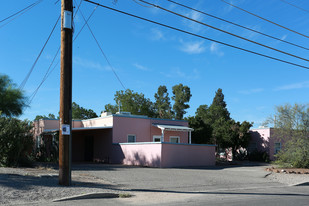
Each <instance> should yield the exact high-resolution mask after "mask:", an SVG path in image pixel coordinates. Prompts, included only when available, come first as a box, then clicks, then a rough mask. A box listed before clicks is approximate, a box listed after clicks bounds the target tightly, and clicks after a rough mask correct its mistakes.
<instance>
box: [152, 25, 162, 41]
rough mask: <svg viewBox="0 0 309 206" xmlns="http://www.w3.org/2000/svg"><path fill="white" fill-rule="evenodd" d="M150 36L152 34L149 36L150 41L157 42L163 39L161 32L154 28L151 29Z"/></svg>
mask: <svg viewBox="0 0 309 206" xmlns="http://www.w3.org/2000/svg"><path fill="white" fill-rule="evenodd" d="M151 34H152V36H151V39H152V40H155V41H158V40H164V39H165V37H164V34H163V32H162V31H161V30H159V29H156V28H153V29H151Z"/></svg>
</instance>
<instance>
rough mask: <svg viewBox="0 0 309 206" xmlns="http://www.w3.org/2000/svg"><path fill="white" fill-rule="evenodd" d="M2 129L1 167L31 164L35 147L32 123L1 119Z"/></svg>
mask: <svg viewBox="0 0 309 206" xmlns="http://www.w3.org/2000/svg"><path fill="white" fill-rule="evenodd" d="M0 128H1V129H0V166H24V165H25V164H29V161H30V160H31V157H30V154H31V151H32V147H33V135H32V132H31V129H32V125H31V122H30V121H28V120H24V121H21V120H18V119H15V118H11V117H1V118H0Z"/></svg>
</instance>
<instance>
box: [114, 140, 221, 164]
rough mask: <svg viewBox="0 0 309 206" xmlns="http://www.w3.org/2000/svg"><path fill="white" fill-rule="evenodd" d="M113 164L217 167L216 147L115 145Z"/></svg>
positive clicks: (142, 144) (171, 144)
mask: <svg viewBox="0 0 309 206" xmlns="http://www.w3.org/2000/svg"><path fill="white" fill-rule="evenodd" d="M113 151H114V152H113V158H112V163H122V164H125V165H140V166H149V167H186V166H212V165H215V160H216V157H215V146H214V145H195V144H194V145H193V144H192V145H189V144H175V143H167V142H163V143H160V142H155V143H120V144H114V145H113Z"/></svg>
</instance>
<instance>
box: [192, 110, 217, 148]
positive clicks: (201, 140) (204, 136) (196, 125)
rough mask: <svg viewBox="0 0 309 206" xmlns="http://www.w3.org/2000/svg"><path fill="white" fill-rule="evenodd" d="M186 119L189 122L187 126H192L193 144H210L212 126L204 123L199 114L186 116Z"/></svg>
mask: <svg viewBox="0 0 309 206" xmlns="http://www.w3.org/2000/svg"><path fill="white" fill-rule="evenodd" d="M186 120H187V121H188V122H189V127H191V128H193V129H194V131H192V143H194V144H210V143H211V134H212V128H211V127H210V125H207V124H205V123H204V121H203V120H202V118H200V117H199V116H197V115H196V116H194V117H191V116H190V117H188V118H186Z"/></svg>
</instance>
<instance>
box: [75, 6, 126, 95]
mask: <svg viewBox="0 0 309 206" xmlns="http://www.w3.org/2000/svg"><path fill="white" fill-rule="evenodd" d="M98 6H99V5H97V7H98ZM79 13H80V14H81V15H82V17H83V19H84V21H85V22H86V19H85V17H84V15H83V13H82V11H81V10H79ZM86 25H87V27H88V29H89V31H90V33H91V35H92V37H93V38H94V40H95V42H96V44H97V45H98V47H99V49H100V51H101V53H102V55H103V56H104V58H105V60H106V61H107V63H108V65H109V67H110V68H111V69H112V71H113V73H114V75H115V76H116V78H117V80H118V81H119V83H120V84H121V86H122V87H123V89H124V90H126V87H125V86H124V84H123V83H122V81H121V80H120V78H119V76H118V75H117V73H116V71H115V69H114V67H113V66H112V64H111V63H110V61H109V60H108V58H107V56H106V54H105V53H104V51H103V49H102V47H101V46H100V44H99V42H98V40H97V38H96V37H95V35H94V33H93V32H92V30H91V28H90V26H89V24H88V23H87V22H86Z"/></svg>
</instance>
